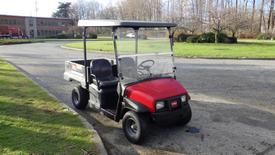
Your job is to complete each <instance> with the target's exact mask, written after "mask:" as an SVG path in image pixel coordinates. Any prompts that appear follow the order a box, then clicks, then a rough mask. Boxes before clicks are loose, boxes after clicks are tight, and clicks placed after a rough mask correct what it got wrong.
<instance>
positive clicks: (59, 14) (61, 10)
mask: <svg viewBox="0 0 275 155" xmlns="http://www.w3.org/2000/svg"><path fill="white" fill-rule="evenodd" d="M70 10H71V3H70V2H64V3H63V2H59V5H58V8H57V11H56V12H54V13H53V14H52V17H56V18H69V15H70Z"/></svg>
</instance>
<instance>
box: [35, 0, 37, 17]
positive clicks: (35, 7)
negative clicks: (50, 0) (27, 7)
mask: <svg viewBox="0 0 275 155" xmlns="http://www.w3.org/2000/svg"><path fill="white" fill-rule="evenodd" d="M34 5H35V17H37V13H38V7H37V0H35V4H34Z"/></svg>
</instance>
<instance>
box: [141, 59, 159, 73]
mask: <svg viewBox="0 0 275 155" xmlns="http://www.w3.org/2000/svg"><path fill="white" fill-rule="evenodd" d="M154 64H155V61H154V60H145V61H143V62H141V63H140V64H139V65H138V67H137V68H138V69H139V70H146V71H148V72H150V68H151V67H152V66H153V65H154Z"/></svg>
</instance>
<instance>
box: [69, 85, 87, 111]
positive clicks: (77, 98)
mask: <svg viewBox="0 0 275 155" xmlns="http://www.w3.org/2000/svg"><path fill="white" fill-rule="evenodd" d="M88 100H89V92H88V91H87V90H86V89H84V88H82V87H81V86H77V87H74V89H73V91H72V102H73V105H74V106H75V107H76V108H77V109H81V110H83V109H85V108H86V106H87V104H88Z"/></svg>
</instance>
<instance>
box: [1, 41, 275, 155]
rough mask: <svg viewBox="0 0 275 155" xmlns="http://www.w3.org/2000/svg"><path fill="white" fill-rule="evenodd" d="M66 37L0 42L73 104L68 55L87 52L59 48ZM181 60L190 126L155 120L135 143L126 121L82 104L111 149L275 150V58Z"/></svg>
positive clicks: (211, 153) (6, 53)
mask: <svg viewBox="0 0 275 155" xmlns="http://www.w3.org/2000/svg"><path fill="white" fill-rule="evenodd" d="M63 43H64V42H49V43H34V44H23V45H9V46H0V57H1V58H4V59H6V60H8V61H9V62H11V63H12V64H14V65H16V67H18V68H20V69H21V70H22V71H23V72H25V73H26V74H27V75H28V76H29V77H30V78H31V79H32V80H34V81H36V82H37V83H38V84H40V85H41V86H42V87H44V88H45V89H47V90H48V91H49V92H51V93H52V94H54V95H55V96H56V97H57V98H58V99H59V100H60V101H61V102H64V103H66V104H67V105H69V106H70V107H72V104H71V96H70V94H71V90H72V88H73V87H74V86H75V85H76V83H69V82H67V81H65V80H63V72H64V61H65V60H71V59H82V58H83V54H82V52H80V51H74V50H68V49H62V48H60V45H62V44H63ZM88 57H89V58H93V57H97V58H98V57H109V58H112V55H109V54H99V53H97V54H89V56H88ZM176 66H177V79H178V80H179V81H180V82H181V83H182V84H183V85H184V86H185V88H186V89H187V90H188V91H189V92H190V94H191V98H192V101H191V107H192V110H193V118H192V120H191V122H190V123H189V124H188V125H187V126H185V127H180V126H173V127H158V126H152V127H151V129H150V132H149V136H148V137H147V138H146V141H145V142H144V144H143V145H133V144H131V143H129V142H128V141H127V140H126V138H125V136H124V134H123V131H122V128H121V123H116V122H113V121H111V120H109V119H108V118H106V117H105V116H102V115H101V114H99V113H96V112H94V111H93V110H92V109H87V110H85V111H78V110H77V112H79V113H80V114H81V115H82V116H83V117H85V118H86V119H87V120H88V122H89V123H91V124H92V125H93V126H94V128H95V129H96V130H97V131H98V133H99V135H100V136H101V138H102V140H103V142H104V145H105V147H106V149H107V151H108V153H109V154H111V155H118V154H192V155H197V154H205V155H215V154H219V155H220V154H226V155H231V154H234V155H235V154H238V155H239V154H267V155H273V154H275V61H272V60H211V59H183V58H176ZM72 108H73V107H72ZM194 129H195V130H194ZM192 131H196V132H192Z"/></svg>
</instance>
